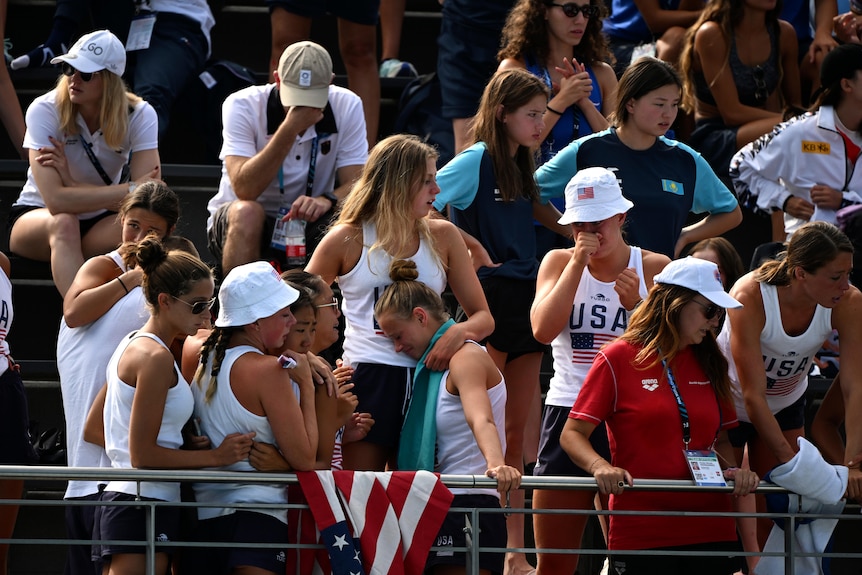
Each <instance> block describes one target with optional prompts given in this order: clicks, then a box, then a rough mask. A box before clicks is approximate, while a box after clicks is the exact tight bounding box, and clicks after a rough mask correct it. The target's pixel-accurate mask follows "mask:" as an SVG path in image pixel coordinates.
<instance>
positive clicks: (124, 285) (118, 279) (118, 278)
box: [114, 276, 129, 293]
mask: <svg viewBox="0 0 862 575" xmlns="http://www.w3.org/2000/svg"><path fill="white" fill-rule="evenodd" d="M114 279H115V280H117V281H118V282H120V285H121V286H123V291H124V292H126V293H129V288H127V287H126V284H124V283H123V280H121V279H120V276H117V277H115V278H114Z"/></svg>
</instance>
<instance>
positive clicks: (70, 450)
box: [57, 251, 150, 497]
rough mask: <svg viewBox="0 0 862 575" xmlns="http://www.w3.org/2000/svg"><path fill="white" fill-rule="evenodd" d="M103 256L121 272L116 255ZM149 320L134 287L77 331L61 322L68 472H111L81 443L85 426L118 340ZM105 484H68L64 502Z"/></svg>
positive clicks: (94, 448)
mask: <svg viewBox="0 0 862 575" xmlns="http://www.w3.org/2000/svg"><path fill="white" fill-rule="evenodd" d="M107 257H109V258H111V260H112V261H113V262H114V263H115V264H116V265H117V267H118V268H119V269H120V271H121V272H125V271H126V270H127V269H128V268H126V264H125V263H123V259H122V258H121V257H120V254H119V253H118V252H117V251H113V252H111V253H109V254H107ZM149 317H150V314H149V312H148V311H147V304H146V301H145V299H144V292H143V291H142V290H141V288H140V286H135V287H133V288H132V289H130V290H129V293H128V294H126V295H124V296H123V297H122V298H120V299H119V301H117V302H116V303H115V304H114V305H113V306H111V309H109V310H108V311H106V312H105V313H104V315H102V317H100V318H99V319H97V320H95V321H92V322H90V323H88V324H86V325H82V326H80V327H74V328H73V327H69V326H67V325H66V321H65V320H64V319H62V318H61V319H60V334H59V336H58V338H57V372H58V374H59V375H60V391H61V392H62V396H63V410H64V413H65V414H66V450H67V455H68V461H69V467H110V466H111V460H110V459H108V454H107V453H105V450H104V449H103V448H102V447H100V446H98V445H94V444H92V443H88V442H86V441H84V422H85V421H86V419H87V414H88V413H89V411H90V406H91V405H93V400H94V399H95V398H96V394H97V393H99V390H100V389H102V386H103V385H104V384H105V369H106V368H107V367H108V361H109V360H110V359H111V355H112V354H113V353H114V350H115V349H116V348H117V345H119V343H120V341H122V340H123V338H124V337H125V336H126V335H128V334H129V333H130V332H133V331H136V330H139V329H141V328H142V327H143V326H144V324H145V323H146V322H147V319H148V318H149ZM104 483H105V482H104V481H69V485H68V487H67V488H66V495H65V497H83V496H85V495H92V494H94V493H98V492H99V484H104Z"/></svg>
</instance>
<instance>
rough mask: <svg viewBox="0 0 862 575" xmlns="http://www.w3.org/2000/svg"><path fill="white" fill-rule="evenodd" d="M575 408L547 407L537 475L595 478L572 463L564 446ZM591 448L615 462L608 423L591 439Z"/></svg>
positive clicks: (597, 429) (540, 438) (599, 428)
mask: <svg viewBox="0 0 862 575" xmlns="http://www.w3.org/2000/svg"><path fill="white" fill-rule="evenodd" d="M570 411H571V408H569V407H560V406H558V405H546V406H545V410H544V412H543V413H542V431H541V434H540V435H539V459H538V461H536V468H535V469H534V470H533V475H535V476H541V475H565V476H569V477H592V476H593V474H592V473H589V472H588V471H586V470H584V469H581V468H580V467H578V466H577V465H575V464H574V463H573V462H572V459H571V458H570V457H569V454H568V453H566V452H565V451H564V450H563V448H562V447H561V446H560V435H561V434H562V433H563V427H565V425H566V421H567V420H568V419H569V412H570ZM590 444H591V445H592V446H593V449H595V450H596V453H598V454H599V455H601V456H602V457H604V458H605V459H607V460H608V461H610V460H611V448H610V446H609V445H608V432H607V428H606V427H605V424H604V423H600V424H599V425H597V426H596V428H595V429H594V430H593V433H592V435H590Z"/></svg>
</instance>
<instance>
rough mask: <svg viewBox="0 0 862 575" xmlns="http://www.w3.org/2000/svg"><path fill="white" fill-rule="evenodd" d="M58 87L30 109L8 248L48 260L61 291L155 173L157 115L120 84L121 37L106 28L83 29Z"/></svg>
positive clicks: (114, 240) (110, 239)
mask: <svg viewBox="0 0 862 575" xmlns="http://www.w3.org/2000/svg"><path fill="white" fill-rule="evenodd" d="M51 63H52V64H60V65H61V69H62V74H61V75H60V78H59V79H58V81H57V86H56V88H54V89H53V90H51V91H50V92H48V93H47V94H45V95H43V96H40V97H39V98H37V99H36V100H34V101H33V103H32V104H31V105H30V107H29V108H28V109H27V117H26V120H27V133H26V134H25V137H24V147H25V148H26V149H27V150H28V153H29V156H30V169H29V170H28V172H27V182H26V183H25V184H24V188H23V189H22V191H21V194H20V195H19V197H18V200H17V201H16V202H15V204H14V205H13V206H12V209H11V211H10V214H9V229H10V237H9V246H10V248H11V250H12V251H13V252H15V253H16V254H18V255H21V256H24V257H26V258H30V259H34V260H38V261H50V262H51V274H52V276H53V278H54V283H55V285H56V286H57V289H58V291H59V292H60V295H61V296H65V295H66V291H68V289H69V286H70V285H71V283H72V280H73V279H74V277H75V273H76V272H77V271H78V268H80V267H81V265H82V264H83V263H84V259H85V258H88V257H92V256H94V255H98V254H103V253H106V252H109V251H110V250H112V249H114V248H116V247H117V245H119V243H120V226H119V223H118V222H117V221H116V220H115V218H113V217H112V216H113V215H114V212H116V211H117V209H118V207H119V204H120V202H121V201H122V199H123V198H124V197H125V196H126V195H127V194H128V193H129V192H131V191H133V190H134V188H135V187H136V186H137V184H139V183H142V182H143V181H145V180H148V179H154V178H158V177H159V176H160V173H161V172H160V161H159V152H158V119H157V117H156V113H155V111H154V110H153V108H152V107H151V106H150V105H149V104H147V103H146V102H144V101H143V100H141V99H140V98H139V97H138V96H135V95H134V94H131V93H129V92H127V91H126V86H125V84H124V83H123V80H122V78H121V77H120V76H121V75H122V74H123V72H124V70H125V67H126V52H125V48H124V47H123V44H122V43H121V42H120V41H119V40H118V39H117V37H116V36H114V35H113V34H112V33H110V32H108V31H107V30H98V31H96V32H91V33H89V34H86V35H84V36H82V37H81V38H80V39H79V40H78V42H77V43H75V45H74V46H72V48H71V50H69V52H68V53H67V54H64V55H62V56H58V57H57V58H54V59H53V60H51Z"/></svg>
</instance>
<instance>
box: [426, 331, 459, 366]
mask: <svg viewBox="0 0 862 575" xmlns="http://www.w3.org/2000/svg"><path fill="white" fill-rule="evenodd" d="M462 328H463V324H458V323H456V324H455V325H453V326H452V327H450V328H449V329H448V330H446V333H444V334H443V335H441V336H440V338H439V339H438V340H437V341H436V342H434V345H433V346H432V347H431V351H429V352H428V355H427V356H426V357H425V366H426V367H427V368H428V369H433V370H434V371H445V370H447V369H449V360H450V359H452V356H453V355H455V353H457V352H458V350H459V349H461V347H462V346H463V345H464V342H465V341H467V339H466V338H465V337H464V333H463V329H462Z"/></svg>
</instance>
